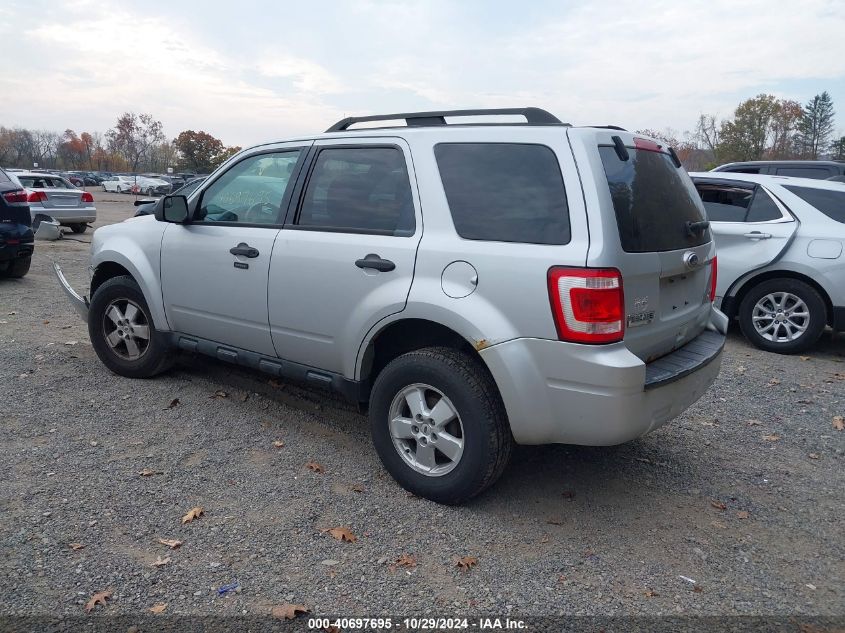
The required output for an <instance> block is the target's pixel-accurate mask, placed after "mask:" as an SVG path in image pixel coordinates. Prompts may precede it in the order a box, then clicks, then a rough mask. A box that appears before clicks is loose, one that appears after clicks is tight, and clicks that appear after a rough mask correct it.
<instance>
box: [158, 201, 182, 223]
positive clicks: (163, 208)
mask: <svg viewBox="0 0 845 633" xmlns="http://www.w3.org/2000/svg"><path fill="white" fill-rule="evenodd" d="M155 216H156V220H159V221H160V222H174V223H176V224H185V223H186V222H187V221H188V199H187V198H186V197H185V196H164V197H163V198H162V199H161V200H160V203H159V204H157V205H156V214H155Z"/></svg>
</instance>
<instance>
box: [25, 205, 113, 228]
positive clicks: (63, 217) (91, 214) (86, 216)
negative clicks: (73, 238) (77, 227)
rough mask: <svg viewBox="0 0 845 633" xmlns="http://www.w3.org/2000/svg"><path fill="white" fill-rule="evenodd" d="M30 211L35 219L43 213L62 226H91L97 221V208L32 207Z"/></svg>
mask: <svg viewBox="0 0 845 633" xmlns="http://www.w3.org/2000/svg"><path fill="white" fill-rule="evenodd" d="M29 210H30V213H31V214H32V217H33V219H34V218H35V216H36V214H38V213H43V214H44V215H49V216H50V217H51V218H54V219H55V220H57V221H58V222H59V223H60V224H90V223H92V222H96V221H97V209H96V207H70V208H66V209H63V208H61V207H59V208H53V209H46V208H44V207H37V206H30V208H29Z"/></svg>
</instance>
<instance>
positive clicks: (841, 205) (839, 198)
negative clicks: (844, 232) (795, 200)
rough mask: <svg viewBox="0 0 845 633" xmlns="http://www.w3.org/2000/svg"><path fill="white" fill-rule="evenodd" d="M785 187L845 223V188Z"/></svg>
mask: <svg viewBox="0 0 845 633" xmlns="http://www.w3.org/2000/svg"><path fill="white" fill-rule="evenodd" d="M783 188H784V189H786V190H787V191H790V192H792V193H794V194H795V195H796V196H798V197H799V198H801V199H802V200H803V201H804V202H806V203H807V204H809V205H811V206H813V207H815V208H816V209H818V210H819V211H821V212H822V213H824V214H825V215H826V216H827V217H829V218H830V219H831V220H836V221H837V222H840V223H842V224H845V189H843V190H842V191H832V190H830V189H815V188H812V187H795V186H792V185H784V187H783Z"/></svg>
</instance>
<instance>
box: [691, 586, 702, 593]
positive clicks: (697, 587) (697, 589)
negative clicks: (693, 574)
mask: <svg viewBox="0 0 845 633" xmlns="http://www.w3.org/2000/svg"><path fill="white" fill-rule="evenodd" d="M692 591H693V593H701V592H702V591H703V590H702V588H701V585H693V587H692Z"/></svg>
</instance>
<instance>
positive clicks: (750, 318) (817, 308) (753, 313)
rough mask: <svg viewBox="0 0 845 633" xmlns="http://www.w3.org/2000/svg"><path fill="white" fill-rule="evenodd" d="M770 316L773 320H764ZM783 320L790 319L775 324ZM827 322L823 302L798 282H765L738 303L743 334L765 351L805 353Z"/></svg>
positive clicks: (792, 280) (780, 280) (809, 288)
mask: <svg viewBox="0 0 845 633" xmlns="http://www.w3.org/2000/svg"><path fill="white" fill-rule="evenodd" d="M781 307H783V308H785V310H783V311H781ZM769 315H772V319H768V318H767V317H768V316H769ZM802 315H805V316H802ZM755 317H757V318H756V321H755ZM785 317H791V318H789V319H786V320H784V321H783V322H779V321H778V319H784V318H785ZM826 322H827V308H826V306H825V302H824V299H822V297H821V295H820V294H819V293H818V291H817V290H816V289H815V288H813V287H812V286H810V285H809V284H806V283H804V282H803V281H799V280H798V279H789V278H782V279H769V280H767V281H764V282H762V283H760V284H757V285H756V286H754V287H753V288H752V289H751V290H749V291H748V292H747V293H746V295H745V297H743V299H742V302H741V303H740V304H739V326H740V328H741V329H742V333H743V334H744V335H745V337H746V338H747V339H748V340H749V341H750V342H751V343H752V344H754V345H755V346H756V347H759V348H760V349H763V350H766V351H767V352H776V353H778V354H796V353H798V352H804V351H806V350H808V349H809V348H811V347H812V346H813V345H815V344H816V341H818V340H819V337H820V336H821V334H822V332H823V331H824V326H825V323H826ZM755 323H756V325H755ZM758 328H759V329H758ZM790 337H791V338H790Z"/></svg>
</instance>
